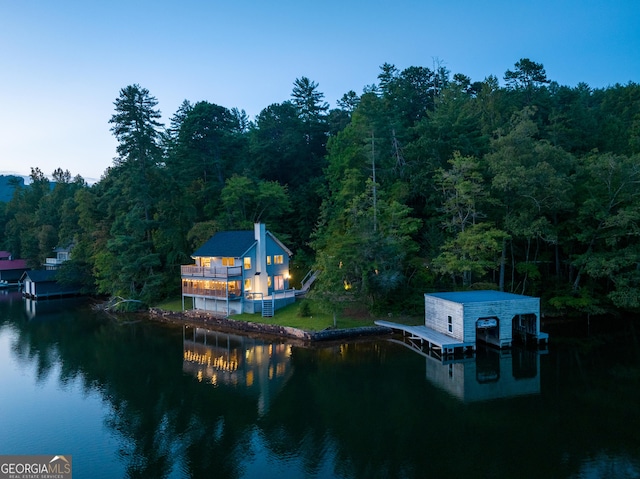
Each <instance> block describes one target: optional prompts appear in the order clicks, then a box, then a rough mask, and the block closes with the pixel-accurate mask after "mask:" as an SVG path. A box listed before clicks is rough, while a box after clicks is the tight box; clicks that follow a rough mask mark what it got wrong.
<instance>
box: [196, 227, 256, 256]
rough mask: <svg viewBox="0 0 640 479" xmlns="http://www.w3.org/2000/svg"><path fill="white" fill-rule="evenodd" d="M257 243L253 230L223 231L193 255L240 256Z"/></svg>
mask: <svg viewBox="0 0 640 479" xmlns="http://www.w3.org/2000/svg"><path fill="white" fill-rule="evenodd" d="M255 243H256V239H255V236H254V232H253V231H221V232H219V233H216V234H214V235H213V236H212V237H211V238H209V240H208V241H207V242H206V243H205V244H203V245H202V246H200V248H198V249H197V250H196V251H195V252H194V253H193V254H192V255H191V256H192V257H196V256H204V257H225V258H240V257H242V256H243V255H244V254H245V253H246V252H247V251H248V250H249V248H251V247H252V246H253V245H254V244H255Z"/></svg>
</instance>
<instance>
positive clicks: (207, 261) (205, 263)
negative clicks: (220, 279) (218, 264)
mask: <svg viewBox="0 0 640 479" xmlns="http://www.w3.org/2000/svg"><path fill="white" fill-rule="evenodd" d="M200 266H202V267H203V268H209V267H210V266H211V258H200Z"/></svg>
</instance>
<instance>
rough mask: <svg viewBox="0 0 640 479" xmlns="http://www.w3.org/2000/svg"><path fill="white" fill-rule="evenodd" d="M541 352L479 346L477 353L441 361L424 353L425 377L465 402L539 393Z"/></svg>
mask: <svg viewBox="0 0 640 479" xmlns="http://www.w3.org/2000/svg"><path fill="white" fill-rule="evenodd" d="M539 371H540V354H539V353H538V351H534V350H527V349H521V348H512V349H511V350H510V351H499V350H496V349H493V348H490V347H484V348H478V349H477V350H476V357H475V358H470V359H466V360H461V361H452V362H449V363H446V362H445V363H443V362H442V361H440V360H439V359H436V358H434V357H433V356H427V357H426V376H427V379H428V380H429V381H430V382H432V383H433V384H435V385H436V386H438V387H439V388H441V389H444V390H445V391H447V392H448V393H449V394H451V395H453V396H455V397H456V398H458V399H460V400H461V401H464V402H473V401H486V400H489V399H499V398H508V397H515V396H524V395H531V394H540V373H539Z"/></svg>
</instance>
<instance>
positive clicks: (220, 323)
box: [149, 308, 392, 341]
mask: <svg viewBox="0 0 640 479" xmlns="http://www.w3.org/2000/svg"><path fill="white" fill-rule="evenodd" d="M149 315H150V316H151V318H153V319H156V320H162V321H172V322H185V321H188V322H196V323H201V324H203V325H204V326H207V327H210V328H212V329H223V330H233V331H242V332H246V333H254V334H261V335H269V336H280V337H286V338H293V339H298V340H302V341H331V340H336V339H345V338H356V337H362V336H382V335H388V334H391V332H392V331H391V329H389V328H385V327H381V326H370V327H362V328H349V329H325V330H323V331H304V330H302V329H297V328H290V327H287V326H278V325H275V324H266V323H252V322H249V321H235V320H233V319H229V318H226V317H224V316H222V315H216V314H213V313H211V312H204V311H197V310H189V311H182V312H174V311H165V310H162V309H158V308H151V309H150V310H149Z"/></svg>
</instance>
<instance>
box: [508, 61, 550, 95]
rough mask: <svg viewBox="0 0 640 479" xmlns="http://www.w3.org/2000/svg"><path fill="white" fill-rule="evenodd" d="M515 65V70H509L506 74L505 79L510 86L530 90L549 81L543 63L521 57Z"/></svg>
mask: <svg viewBox="0 0 640 479" xmlns="http://www.w3.org/2000/svg"><path fill="white" fill-rule="evenodd" d="M514 66H515V68H514V69H513V70H507V71H506V72H505V74H504V81H505V82H506V83H507V86H508V87H509V88H514V89H518V88H523V89H527V90H528V89H530V88H535V87H539V86H540V85H543V84H545V83H549V80H548V79H547V73H546V72H545V70H544V66H543V65H542V63H536V62H533V61H531V60H529V59H528V58H521V59H520V60H519V61H517V62H516V63H515V65H514Z"/></svg>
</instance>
